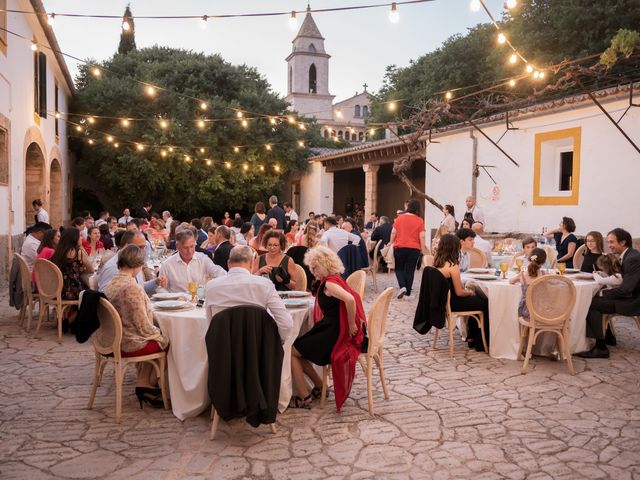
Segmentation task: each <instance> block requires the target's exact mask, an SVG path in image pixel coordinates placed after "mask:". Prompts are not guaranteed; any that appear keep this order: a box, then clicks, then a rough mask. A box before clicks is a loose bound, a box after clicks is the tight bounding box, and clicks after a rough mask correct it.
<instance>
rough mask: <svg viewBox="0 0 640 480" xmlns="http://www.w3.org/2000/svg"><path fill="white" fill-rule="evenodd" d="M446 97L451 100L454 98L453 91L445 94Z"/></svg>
mask: <svg viewBox="0 0 640 480" xmlns="http://www.w3.org/2000/svg"><path fill="white" fill-rule="evenodd" d="M444 98H446V99H447V100H451V99H452V98H453V93H451V92H447V93H445V94H444Z"/></svg>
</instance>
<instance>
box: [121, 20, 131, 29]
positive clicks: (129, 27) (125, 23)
mask: <svg viewBox="0 0 640 480" xmlns="http://www.w3.org/2000/svg"><path fill="white" fill-rule="evenodd" d="M130 29H131V25H129V21H128V20H126V19H125V20H123V21H122V30H124V31H125V32H128V31H129V30H130Z"/></svg>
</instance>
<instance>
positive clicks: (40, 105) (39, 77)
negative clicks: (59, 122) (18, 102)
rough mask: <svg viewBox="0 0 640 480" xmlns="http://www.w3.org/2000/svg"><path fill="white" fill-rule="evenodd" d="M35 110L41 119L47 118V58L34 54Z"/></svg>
mask: <svg viewBox="0 0 640 480" xmlns="http://www.w3.org/2000/svg"><path fill="white" fill-rule="evenodd" d="M33 110H34V112H36V113H37V114H38V115H39V116H40V117H41V118H47V56H46V55H45V54H44V53H42V52H35V53H34V54H33Z"/></svg>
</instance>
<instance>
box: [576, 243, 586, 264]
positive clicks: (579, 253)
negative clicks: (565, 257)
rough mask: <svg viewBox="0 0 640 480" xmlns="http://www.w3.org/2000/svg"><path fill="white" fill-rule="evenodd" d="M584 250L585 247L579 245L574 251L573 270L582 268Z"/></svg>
mask: <svg viewBox="0 0 640 480" xmlns="http://www.w3.org/2000/svg"><path fill="white" fill-rule="evenodd" d="M586 249H587V246H586V245H580V246H579V247H578V249H577V250H576V253H574V254H573V268H577V269H578V270H580V267H582V262H584V251H585V250H586Z"/></svg>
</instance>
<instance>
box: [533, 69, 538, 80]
mask: <svg viewBox="0 0 640 480" xmlns="http://www.w3.org/2000/svg"><path fill="white" fill-rule="evenodd" d="M533 78H540V72H539V71H537V70H536V71H535V72H533Z"/></svg>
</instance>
